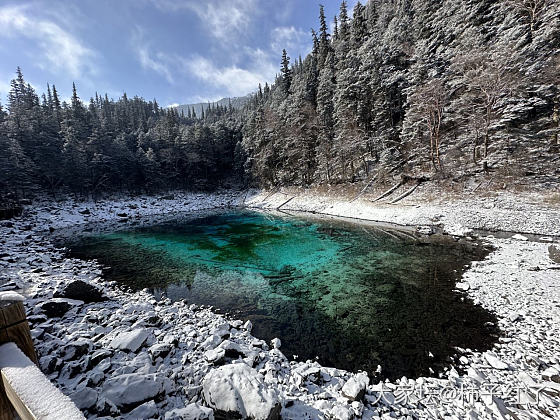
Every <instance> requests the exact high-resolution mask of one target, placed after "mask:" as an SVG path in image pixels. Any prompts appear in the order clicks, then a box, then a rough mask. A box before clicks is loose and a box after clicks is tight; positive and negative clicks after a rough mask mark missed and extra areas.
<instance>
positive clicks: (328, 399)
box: [0, 192, 560, 419]
mask: <svg viewBox="0 0 560 420" xmlns="http://www.w3.org/2000/svg"><path fill="white" fill-rule="evenodd" d="M289 193H291V192H289ZM244 194H245V193H244V192H239V193H233V194H232V193H223V194H184V193H176V194H174V195H173V198H172V199H170V200H164V199H163V198H162V197H159V198H155V197H141V198H136V199H132V200H130V199H120V200H119V199H117V200H102V201H101V202H99V203H91V202H86V203H76V202H73V201H72V200H67V201H66V202H64V203H53V202H49V201H48V200H47V201H39V202H38V203H36V204H34V205H33V206H31V208H28V209H26V211H25V213H24V217H22V218H17V219H14V220H12V221H3V222H0V226H1V227H0V233H1V237H2V238H5V239H3V240H2V248H3V249H4V248H6V251H5V252H4V251H2V252H3V253H6V254H8V255H6V256H4V257H2V259H0V268H1V269H2V272H3V276H6V278H7V279H8V280H16V281H17V282H19V283H21V285H22V286H25V287H24V294H25V295H27V302H26V305H27V308H28V312H29V314H30V315H31V316H30V318H31V319H30V321H31V323H32V328H33V335H34V339H35V340H36V344H37V343H39V344H37V350H38V353H39V354H40V356H41V360H42V362H41V367H42V368H43V370H47V371H48V370H52V372H50V373H48V374H47V376H48V377H49V378H50V379H51V380H52V381H53V382H54V383H55V384H56V385H57V386H58V387H60V388H61V390H62V391H63V392H64V393H66V394H68V395H70V396H71V397H72V398H73V399H74V400H75V401H77V402H78V404H79V406H81V408H82V409H86V410H87V412H88V414H90V417H92V418H95V417H98V418H100V417H103V416H107V415H109V416H114V415H123V416H124V418H126V417H127V416H128V418H133V417H134V416H142V417H150V416H153V415H159V416H162V417H164V418H166V419H167V418H169V419H172V418H180V415H181V414H180V413H183V415H185V413H187V412H189V413H198V415H200V416H203V415H205V416H206V417H200V418H210V415H209V414H208V411H207V409H205V408H204V406H203V405H206V406H212V407H213V408H215V409H220V408H224V407H223V406H221V405H220V404H221V403H220V401H219V400H220V398H218V399H216V398H215V395H222V396H223V394H224V392H225V390H223V389H218V390H215V389H211V388H212V387H211V386H210V385H209V384H208V381H207V382H206V383H205V382H204V378H205V377H206V376H207V375H210V376H209V377H213V378H214V381H213V382H215V381H216V380H217V379H216V378H218V377H219V376H216V375H218V374H220V373H222V374H225V373H224V372H222V371H223V370H227V369H223V368H227V367H231V366H233V367H234V368H239V366H235V365H238V364H239V363H241V362H244V363H245V364H246V365H247V366H249V367H250V369H251V370H250V371H248V372H230V374H231V375H233V376H232V377H241V378H249V379H248V380H249V382H251V383H254V384H256V385H255V390H253V391H254V392H256V394H258V395H261V396H263V395H265V396H266V397H263V400H264V401H265V402H266V404H264V406H263V405H262V404H261V405H258V404H253V405H252V406H251V407H249V408H250V409H252V410H256V411H254V412H253V413H256V414H255V416H257V417H258V415H257V414H262V413H263V412H265V411H267V410H268V409H270V410H269V413H268V414H270V413H271V412H273V411H274V410H276V408H275V407H277V406H278V405H280V406H281V414H282V417H283V418H301V417H302V416H305V415H308V416H311V417H312V418H315V417H324V418H329V417H330V418H352V417H361V418H380V417H382V416H385V415H387V414H389V413H394V414H393V415H397V416H404V417H406V416H407V415H412V416H417V417H421V418H432V417H433V418H437V416H441V415H456V416H459V417H461V418H463V417H467V416H470V418H485V416H488V415H494V416H496V417H497V418H500V417H504V416H506V415H508V414H509V415H519V416H526V417H527V418H545V417H542V412H541V411H540V410H543V409H544V410H548V412H550V413H551V416H554V415H560V408H559V406H560V403H559V402H558V401H559V398H558V397H559V395H560V383H559V381H560V360H559V357H560V356H557V355H558V354H560V270H559V269H557V266H558V265H557V264H555V263H554V262H552V261H551V260H550V259H549V258H548V255H547V247H548V245H549V242H532V241H527V240H524V239H514V238H498V237H492V235H490V236H489V237H488V238H485V239H488V240H489V241H490V242H491V244H492V246H494V247H495V250H494V251H493V252H492V253H491V254H490V255H489V256H488V257H487V258H486V260H484V261H481V262H478V263H473V264H472V266H471V268H469V269H468V270H467V271H466V272H465V273H464V275H463V278H462V279H461V282H460V283H457V287H458V288H459V289H461V290H463V291H464V292H465V293H467V295H468V296H469V297H470V298H472V299H473V300H474V301H475V303H477V304H480V305H482V306H484V307H485V308H486V309H490V310H492V311H493V312H495V313H496V314H497V315H498V317H499V318H500V323H499V324H500V325H499V327H500V328H501V329H502V331H503V334H504V335H503V337H501V339H500V340H499V343H498V344H497V345H496V346H495V348H494V349H493V350H492V351H490V352H486V353H484V354H479V353H475V352H470V351H468V350H467V349H461V352H462V353H463V356H462V358H461V365H462V366H461V367H462V368H463V369H464V370H465V371H467V374H466V375H459V374H458V373H457V371H456V370H455V369H454V368H452V367H451V368H450V369H448V371H447V372H446V374H445V375H444V378H418V379H416V380H411V379H402V380H397V381H394V382H393V383H383V384H369V385H368V384H365V385H364V380H363V378H361V377H360V375H359V374H351V373H348V372H344V371H341V370H339V369H334V368H325V367H321V366H320V365H318V364H317V363H316V362H295V361H292V362H290V361H288V360H287V359H286V358H285V357H284V356H283V355H282V353H281V346H280V349H278V348H276V347H278V345H277V344H278V343H275V345H270V346H269V345H268V344H267V343H264V342H262V340H258V339H255V338H254V337H252V336H251V335H250V325H245V324H243V322H242V321H235V320H232V319H230V318H228V317H226V316H224V315H218V314H216V313H215V312H213V311H212V310H211V309H209V308H200V307H197V306H196V305H188V304H186V303H184V302H175V303H172V302H170V301H169V300H162V301H156V300H155V299H154V298H153V296H152V295H150V294H149V293H148V292H146V291H141V292H135V293H129V292H123V291H121V290H119V289H118V288H115V287H114V285H110V284H106V282H104V281H103V279H102V278H101V277H100V274H101V272H100V267H99V265H98V264H97V263H95V262H92V261H88V262H84V261H80V260H70V259H68V258H65V257H63V255H62V254H61V253H60V251H59V250H57V249H55V248H54V246H53V245H52V243H50V241H49V239H48V236H44V234H45V232H46V231H48V229H49V227H52V228H54V229H55V230H56V229H62V228H64V227H71V226H76V225H77V224H79V223H87V222H88V220H89V221H94V220H95V221H99V222H103V221H116V220H119V219H122V218H123V217H121V216H118V213H120V214H123V213H126V214H127V216H126V218H127V220H129V221H135V220H138V219H139V218H141V217H146V216H150V215H158V214H161V215H163V217H165V215H166V214H167V215H168V214H169V213H170V212H175V211H177V212H184V211H186V212H192V211H197V210H204V209H211V208H225V207H230V206H235V205H240V204H241V205H245V206H247V207H251V206H252V207H255V208H260V209H262V210H274V208H275V206H276V207H278V206H280V208H281V209H282V210H286V211H302V210H301V209H307V210H309V211H310V212H315V213H314V214H318V211H320V210H321V211H328V212H330V213H332V214H330V213H325V215H327V216H333V217H341V216H342V217H354V216H362V217H368V218H367V219H364V220H368V221H371V220H372V217H375V219H374V220H375V221H379V222H383V223H391V224H393V223H396V224H401V225H402V224H404V223H410V225H411V226H419V227H420V228H419V229H416V230H417V231H418V232H419V233H431V232H433V231H434V230H435V229H441V230H442V231H443V232H445V233H448V234H451V235H458V236H465V235H469V234H470V233H471V232H472V230H476V229H480V227H488V226H492V225H493V226H498V227H499V226H504V225H508V226H521V225H523V223H524V221H525V220H524V219H526V218H527V217H528V215H533V216H534V217H533V221H532V222H531V223H529V224H528V225H527V226H528V227H527V229H525V230H532V231H533V232H535V233H534V234H535V235H538V236H543V235H544V234H543V233H542V232H545V231H548V232H550V233H549V234H548V235H546V236H549V237H550V236H554V238H550V241H552V242H556V243H558V238H556V236H560V221H558V220H557V219H558V218H556V219H554V217H553V216H554V214H553V213H554V209H552V210H551V209H547V208H544V207H543V208H542V209H541V208H537V209H534V208H532V209H531V210H530V212H529V213H527V212H526V211H527V207H528V205H527V204H526V203H520V204H519V203H518V204H517V207H516V208H519V209H518V210H516V209H513V210H511V211H509V212H508V211H504V210H503V209H502V210H501V211H500V214H499V215H498V216H496V215H494V218H495V219H496V220H492V213H493V211H494V210H495V206H496V205H500V201H497V202H496V201H494V202H493V204H494V207H489V208H486V209H485V210H484V211H476V212H472V213H471V214H470V218H469V215H468V214H464V210H465V209H468V208H469V205H470V204H469V203H470V202H469V201H468V200H467V201H463V202H459V201H457V202H454V203H451V204H450V205H448V206H447V207H446V206H444V205H441V204H433V203H427V204H424V205H423V206H422V207H418V206H420V205H421V204H419V202H418V201H413V202H412V204H406V205H403V204H398V205H391V207H389V208H387V205H384V204H381V205H373V204H368V203H365V201H366V200H363V199H361V200H357V201H356V202H354V203H347V202H343V201H342V200H340V199H337V198H336V197H334V198H333V197H327V196H319V197H318V196H314V195H312V194H311V195H306V196H303V195H300V196H298V197H295V198H293V199H291V200H290V201H289V202H288V203H284V202H285V201H286V200H287V199H288V198H279V197H274V196H275V194H270V193H258V192H255V193H254V194H253V195H252V196H251V197H249V198H248V199H247V200H245V199H243V195H244ZM276 194H278V193H276ZM267 195H268V197H266V200H265V199H264V198H265V196H267ZM282 200H283V201H282ZM490 200H494V199H488V200H478V201H479V202H480V203H481V205H482V206H484V205H488V204H489V203H490ZM405 202H406V201H405ZM502 202H504V203H509V204H508V205H512V203H511V198H510V197H505V198H503V199H502ZM278 203H279V204H278ZM283 203H284V204H283ZM131 205H132V206H136V208H134V207H132V208H131V207H130V206H131ZM529 207H530V206H529ZM86 209H87V211H88V213H85V214H82V213H81V212H85V211H86ZM389 210H391V211H389ZM303 211H306V210H303ZM444 211H445V212H444ZM524 211H525V213H524ZM457 212H463V213H462V214H458V213H457ZM342 213H344V214H342ZM441 213H443V215H442V214H441ZM504 214H507V215H508V217H510V219H509V220H507V219H500V220H497V219H499V218H500V216H501V217H504ZM520 214H524V215H525V216H524V217H521V216H520ZM535 215H536V216H535ZM53 216H56V217H58V219H59V220H53ZM436 216H441V217H436ZM354 220H355V221H356V219H354ZM414 221H416V222H417V223H412V222H414ZM543 221H544V222H543ZM6 222H8V223H6ZM399 222H401V223H399ZM541 222H542V223H541ZM358 223H359V221H358ZM10 224H11V225H12V226H9V225H10ZM428 229H429V230H430V232H428ZM541 239H542V238H541ZM545 239H546V238H545ZM558 268H560V267H558ZM76 279H80V280H84V281H86V282H87V283H90V284H93V285H95V286H97V287H99V288H102V289H103V291H104V293H106V294H107V295H108V296H109V298H111V300H109V301H108V302H100V303H92V304H84V303H75V304H73V303H69V305H70V306H71V308H70V309H69V310H68V312H66V314H65V315H64V316H63V317H62V318H54V319H52V318H51V319H45V317H44V316H43V311H41V310H40V308H39V306H40V305H42V304H44V302H46V301H52V300H53V297H52V295H53V292H54V290H55V289H56V290H59V289H61V288H63V287H64V286H65V285H67V284H69V283H71V282H72V281H75V280H76ZM16 286H17V284H16ZM58 299H60V298H58ZM154 315H155V316H157V318H159V319H160V320H161V322H160V323H159V324H156V325H154V322H153V318H154ZM136 330H142V331H143V333H142V336H144V335H146V337H145V339H144V341H143V342H142V343H141V346H140V348H139V349H136V351H130V350H125V351H121V350H122V349H120V348H119V347H118V346H117V347H116V348H115V347H114V346H116V344H114V342H115V340H116V342H117V343H119V336H120V337H121V340H120V342H121V343H122V342H123V340H122V336H123V335H124V336H126V335H127V334H130V333H131V332H132V331H136ZM185 330H187V331H190V332H189V333H185ZM189 334H191V335H190V336H189ZM124 341H126V340H124ZM76 342H77V344H76ZM545 344H546V345H545ZM72 349H73V350H72ZM80 349H81V350H80ZM104 351H105V352H104ZM100 352H101V353H100ZM49 353H53V354H52V355H51V354H49ZM96 353H97V355H96ZM226 354H229V355H230V356H231V355H237V357H226ZM94 355H96V357H95V361H92V360H91V359H92V358H93V356H94ZM55 356H56V357H55ZM49 357H51V358H53V357H55V358H58V359H59V360H61V361H62V360H64V361H65V362H64V363H61V365H60V366H57V362H56V360H54V359H45V358H49ZM88 357H89V360H88V361H87V363H86V359H87V358H88ZM53 360H54V361H53ZM94 362H95V363H94ZM62 364H63V365H64V366H62ZM220 366H221V367H220ZM126 375H129V376H126ZM130 375H133V376H132V377H131V376H130ZM134 375H136V376H134ZM231 375H230V376H231ZM123 376H126V377H123ZM222 379H223V378H222ZM125 380H128V381H132V380H134V381H136V382H134V384H136V385H135V386H136V387H137V391H138V393H139V394H141V392H140V391H144V392H145V393H146V394H145V395H143V397H145V398H142V400H140V401H133V402H127V401H129V400H127V398H129V399H130V398H134V397H133V396H130V395H119V396H115V392H114V389H115V388H117V387H118V386H119V385H122V384H123V381H125ZM96 381H97V382H96ZM153 383H155V384H157V386H153ZM485 384H497V385H504V386H505V385H510V386H513V384H516V386H517V385H519V386H522V387H527V388H529V391H530V392H531V393H532V395H533V396H535V390H534V389H533V391H531V387H532V388H534V387H535V386H537V385H538V386H540V387H542V388H543V390H541V391H539V397H542V398H541V399H540V401H539V404H529V405H528V406H526V407H523V405H519V404H516V403H515V402H514V401H513V402H512V401H510V400H508V398H505V397H504V398H501V397H500V396H496V395H494V396H490V398H487V399H486V401H484V398H483V396H480V395H479V397H480V398H477V400H476V401H472V404H462V405H461V401H460V399H459V397H458V396H457V398H454V399H449V401H443V400H441V398H440V399H439V400H438V402H437V404H435V405H434V406H431V405H430V404H427V402H426V400H425V398H423V399H419V398H418V395H416V394H415V393H409V394H410V395H409V394H406V393H405V392H404V389H405V388H406V389H409V388H410V387H412V388H417V390H420V389H423V390H425V389H426V388H429V387H431V388H433V390H437V391H438V392H439V393H442V392H444V391H445V390H446V389H453V390H455V392H457V393H458V392H459V390H462V389H464V387H465V386H467V387H472V388H473V389H475V390H478V391H477V392H478V393H479V394H480V393H481V391H483V390H484V386H485ZM350 385H352V386H350ZM352 387H354V388H357V389H358V391H359V392H358V394H362V391H363V395H356V396H355V398H353V397H352V396H349V395H348V393H349V388H352ZM148 391H149V392H148ZM152 394H153V395H152ZM541 394H542V395H541ZM164 395H165V398H163V396H164ZM203 395H204V399H205V402H204V404H203V405H201V401H202V396H203ZM253 396H254V395H253ZM110 397H112V398H113V400H114V399H117V400H119V401H117V402H115V401H113V400H112V399H111V398H110ZM358 397H360V398H358ZM405 397H406V398H405ZM162 398H163V399H162ZM352 399H355V401H352ZM94 400H95V401H94ZM249 400H251V401H252V399H251V398H249V399H248V401H249ZM123 401H124V402H123ZM253 403H254V401H253ZM85 406H87V407H85ZM131 407H132V408H131ZM181 410H182V411H181ZM259 410H260V411H259ZM263 410H264V411H263ZM131 413H132V414H131ZM204 413H206V414H204ZM555 413H556V414H555ZM92 414H93V416H91V415H92ZM245 414H248V412H247V413H245ZM174 416H175V417H174ZM476 416H478V417H476Z"/></svg>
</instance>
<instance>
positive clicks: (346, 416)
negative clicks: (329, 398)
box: [329, 405, 354, 420]
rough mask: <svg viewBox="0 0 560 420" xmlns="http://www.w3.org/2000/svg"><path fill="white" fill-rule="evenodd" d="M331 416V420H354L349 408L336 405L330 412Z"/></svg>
mask: <svg viewBox="0 0 560 420" xmlns="http://www.w3.org/2000/svg"><path fill="white" fill-rule="evenodd" d="M329 414H330V415H331V417H330V418H332V419H336V420H352V418H354V415H353V413H352V410H350V408H348V407H343V406H341V405H335V406H334V407H333V408H332V409H331V410H330V412H329Z"/></svg>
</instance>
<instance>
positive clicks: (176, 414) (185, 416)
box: [164, 403, 214, 420]
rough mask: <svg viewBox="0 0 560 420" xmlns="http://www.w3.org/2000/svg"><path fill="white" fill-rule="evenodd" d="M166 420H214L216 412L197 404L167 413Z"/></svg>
mask: <svg viewBox="0 0 560 420" xmlns="http://www.w3.org/2000/svg"><path fill="white" fill-rule="evenodd" d="M164 418H165V420H214V411H213V410H212V409H211V408H208V407H203V406H201V405H199V404H197V403H193V404H189V405H187V406H186V407H184V408H175V409H173V410H170V411H168V412H167V413H165V417H164Z"/></svg>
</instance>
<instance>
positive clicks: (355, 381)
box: [342, 372, 369, 401]
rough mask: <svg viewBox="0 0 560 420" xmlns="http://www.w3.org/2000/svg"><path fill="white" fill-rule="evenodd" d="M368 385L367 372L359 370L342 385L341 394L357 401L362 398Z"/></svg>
mask: <svg viewBox="0 0 560 420" xmlns="http://www.w3.org/2000/svg"><path fill="white" fill-rule="evenodd" d="M368 385H369V377H368V375H367V373H365V372H360V373H357V374H355V375H353V376H352V377H351V378H350V379H349V380H348V381H346V383H345V384H344V386H343V387H342V395H344V396H345V397H346V398H348V399H349V400H350V401H359V400H361V399H362V398H364V395H365V393H366V388H367V386H368Z"/></svg>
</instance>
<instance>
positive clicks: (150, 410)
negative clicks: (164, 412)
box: [123, 400, 158, 420]
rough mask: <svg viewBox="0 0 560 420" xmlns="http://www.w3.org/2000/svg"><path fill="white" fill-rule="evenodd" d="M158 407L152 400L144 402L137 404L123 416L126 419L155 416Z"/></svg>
mask: <svg viewBox="0 0 560 420" xmlns="http://www.w3.org/2000/svg"><path fill="white" fill-rule="evenodd" d="M157 413H158V408H157V406H156V403H155V402H154V400H150V401H148V402H145V403H144V404H141V405H139V406H138V407H136V408H135V409H134V410H132V411H131V412H130V413H128V414H125V415H124V416H123V417H124V418H127V419H131V420H132V419H151V418H154V417H157Z"/></svg>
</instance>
